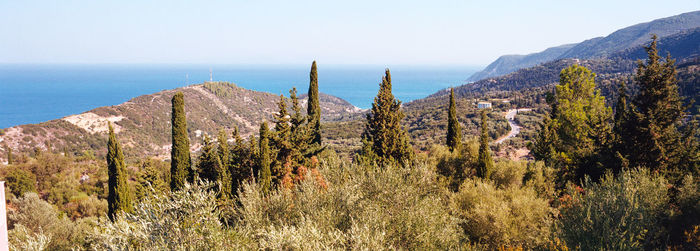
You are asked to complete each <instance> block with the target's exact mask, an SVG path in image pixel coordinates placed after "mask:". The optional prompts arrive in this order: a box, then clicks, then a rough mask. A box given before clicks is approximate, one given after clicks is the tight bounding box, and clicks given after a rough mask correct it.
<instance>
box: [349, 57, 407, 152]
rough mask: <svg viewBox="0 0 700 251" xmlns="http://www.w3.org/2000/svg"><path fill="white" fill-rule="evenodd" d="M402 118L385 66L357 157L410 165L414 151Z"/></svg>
mask: <svg viewBox="0 0 700 251" xmlns="http://www.w3.org/2000/svg"><path fill="white" fill-rule="evenodd" d="M403 117H404V114H403V112H402V111H401V102H400V101H398V100H396V99H395V98H394V95H393V94H392V93H391V73H390V72H389V69H386V72H385V76H384V77H383V78H382V83H381V84H380V85H379V93H377V97H375V98H374V103H372V109H371V111H370V113H368V114H367V122H366V124H365V129H364V132H363V133H362V144H363V147H362V152H361V153H360V159H372V160H376V161H377V162H378V163H377V164H380V165H387V164H401V165H407V164H410V162H411V161H412V160H413V156H414V153H413V149H412V147H411V144H410V142H409V139H408V134H407V133H406V131H405V130H403V128H402V126H401V120H402V119H403Z"/></svg>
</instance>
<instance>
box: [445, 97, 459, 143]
mask: <svg viewBox="0 0 700 251" xmlns="http://www.w3.org/2000/svg"><path fill="white" fill-rule="evenodd" d="M447 113H448V116H447V147H449V148H450V151H453V152H454V151H459V149H460V148H462V126H461V125H460V124H459V120H457V106H456V105H455V92H454V90H453V89H450V108H449V109H448V112H447Z"/></svg>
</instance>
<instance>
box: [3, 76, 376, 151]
mask: <svg viewBox="0 0 700 251" xmlns="http://www.w3.org/2000/svg"><path fill="white" fill-rule="evenodd" d="M177 91H182V92H183V93H184V94H185V110H186V111H187V123H188V130H189V134H190V135H189V136H190V139H191V143H192V148H193V149H192V150H195V149H197V148H199V146H200V144H201V137H203V135H204V134H215V133H216V132H217V131H218V130H219V129H222V128H223V129H225V130H226V131H227V132H229V133H230V132H232V131H233V128H235V127H238V128H239V130H240V132H241V134H243V135H244V136H247V135H251V134H253V133H254V132H257V130H258V127H259V122H260V121H262V120H271V119H272V115H273V114H274V113H276V112H277V102H278V101H279V96H278V95H275V94H271V93H265V92H258V91H252V90H247V89H244V88H241V87H238V86H236V85H235V84H230V83H223V82H214V83H205V84H198V85H191V86H187V87H182V88H178V89H174V90H165V91H161V92H157V93H154V94H150V95H143V96H139V97H136V98H133V99H131V100H129V101H127V102H125V103H123V104H119V105H115V106H106V107H100V108H96V109H93V110H90V111H87V112H85V113H81V114H77V115H72V116H68V117H65V118H62V119H56V120H51V121H47V122H43V123H39V124H29V125H20V126H15V127H11V128H6V129H4V135H1V136H0V144H6V145H8V146H9V147H12V148H13V149H14V150H15V151H18V152H31V151H33V150H34V149H33V148H39V149H44V150H45V149H48V148H51V149H52V150H54V151H59V152H72V153H82V152H83V151H85V150H92V151H94V152H97V153H98V154H101V153H102V152H104V147H105V141H106V132H107V121H111V122H112V123H113V124H114V127H115V131H116V132H117V134H118V136H119V138H120V140H121V141H122V142H123V144H124V146H125V153H126V155H127V157H130V156H143V155H153V156H159V157H161V158H166V157H168V153H169V148H170V112H171V104H170V99H171V98H172V95H173V94H174V93H175V92H177ZM286 96H288V95H286ZM319 100H320V103H321V109H322V115H323V116H322V120H323V121H325V122H328V121H343V120H348V119H350V118H353V117H356V115H357V114H360V113H361V112H362V111H361V110H360V109H359V108H357V107H355V106H353V105H351V104H350V103H348V102H347V101H345V100H342V99H340V98H337V97H333V96H330V95H326V94H320V97H319ZM301 103H302V105H304V107H305V105H306V99H302V100H301ZM290 107H291V105H290ZM304 111H305V108H304ZM4 151H5V149H0V152H2V154H0V156H5V153H4Z"/></svg>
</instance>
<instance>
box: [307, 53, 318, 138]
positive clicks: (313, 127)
mask: <svg viewBox="0 0 700 251" xmlns="http://www.w3.org/2000/svg"><path fill="white" fill-rule="evenodd" d="M309 78H310V80H309V93H308V95H309V97H308V98H309V101H308V106H307V107H306V114H307V115H308V116H309V119H308V123H309V127H310V132H309V133H310V140H311V141H310V142H309V143H310V144H311V145H315V146H316V147H320V146H321V104H320V102H319V100H318V72H317V71H316V61H314V62H313V63H312V64H311V73H309Z"/></svg>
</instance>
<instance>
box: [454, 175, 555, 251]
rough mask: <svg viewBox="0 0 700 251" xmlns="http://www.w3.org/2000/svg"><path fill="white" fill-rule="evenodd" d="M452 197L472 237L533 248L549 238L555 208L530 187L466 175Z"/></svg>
mask: <svg viewBox="0 0 700 251" xmlns="http://www.w3.org/2000/svg"><path fill="white" fill-rule="evenodd" d="M451 201H452V202H451V204H452V205H451V208H452V211H453V214H454V215H456V216H458V217H459V218H460V219H461V221H462V223H461V225H462V227H463V229H464V232H465V233H466V234H467V236H468V237H469V239H471V240H473V241H476V242H478V243H481V244H485V245H488V246H489V247H490V248H489V249H496V248H498V247H501V246H512V247H515V246H520V247H525V248H528V249H532V248H538V247H544V245H545V244H547V243H548V242H549V241H550V236H551V231H552V227H551V226H552V224H553V222H554V219H553V216H555V215H556V210H555V209H554V208H551V207H550V206H549V203H548V201H547V200H546V199H543V198H539V197H538V196H537V193H536V192H535V191H534V190H533V189H532V188H530V187H522V188H521V187H518V186H509V187H506V188H503V189H498V188H497V186H496V185H495V184H494V183H493V182H491V181H483V180H481V179H467V180H465V182H464V183H463V184H462V186H460V188H459V192H457V193H455V194H454V195H453V196H452V199H451Z"/></svg>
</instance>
